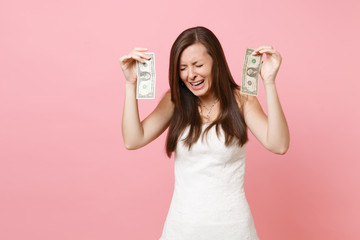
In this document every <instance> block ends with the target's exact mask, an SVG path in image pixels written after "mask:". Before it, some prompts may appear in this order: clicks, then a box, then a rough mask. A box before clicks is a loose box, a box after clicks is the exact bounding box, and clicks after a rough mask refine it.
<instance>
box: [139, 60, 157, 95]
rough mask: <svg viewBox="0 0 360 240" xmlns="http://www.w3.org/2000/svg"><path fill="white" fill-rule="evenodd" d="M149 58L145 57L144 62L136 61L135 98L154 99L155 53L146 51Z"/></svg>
mask: <svg viewBox="0 0 360 240" xmlns="http://www.w3.org/2000/svg"><path fill="white" fill-rule="evenodd" d="M146 54H147V55H149V56H150V57H151V58H150V60H146V59H145V63H141V62H138V61H137V62H136V70H137V85H136V98H137V99H154V98H155V82H156V73H155V54H154V53H146Z"/></svg>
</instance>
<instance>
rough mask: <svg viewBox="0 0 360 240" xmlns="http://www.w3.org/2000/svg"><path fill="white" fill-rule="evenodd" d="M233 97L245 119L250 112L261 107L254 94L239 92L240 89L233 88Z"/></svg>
mask: <svg viewBox="0 0 360 240" xmlns="http://www.w3.org/2000/svg"><path fill="white" fill-rule="evenodd" d="M235 98H236V101H237V104H238V106H239V108H240V109H241V111H242V112H243V114H244V117H245V119H246V116H247V115H248V114H249V113H250V112H252V111H254V110H255V111H256V110H260V109H262V108H261V105H260V103H259V100H258V99H257V97H256V96H251V95H245V94H241V92H240V90H235Z"/></svg>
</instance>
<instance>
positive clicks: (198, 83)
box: [190, 80, 204, 86]
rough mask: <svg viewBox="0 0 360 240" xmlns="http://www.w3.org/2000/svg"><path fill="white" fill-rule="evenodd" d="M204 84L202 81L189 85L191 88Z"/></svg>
mask: <svg viewBox="0 0 360 240" xmlns="http://www.w3.org/2000/svg"><path fill="white" fill-rule="evenodd" d="M203 82H204V80H202V81H200V82H197V83H190V84H191V85H193V86H199V85H200V84H202V83H203Z"/></svg>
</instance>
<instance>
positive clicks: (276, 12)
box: [0, 0, 360, 240]
mask: <svg viewBox="0 0 360 240" xmlns="http://www.w3.org/2000/svg"><path fill="white" fill-rule="evenodd" d="M359 12H360V6H359V1H356V0H353V1H351V0H344V1H336V2H335V1H310V0H306V1H296V2H295V1H281V0H274V1H235V0H234V1H221V2H219V1H213V2H210V1H208V0H206V1H205V0H203V1H193V0H183V1H176V2H174V1H165V0H164V1H159V0H155V1H115V0H114V1H109V0H102V1H100V0H99V1H94V0H90V1H80V0H72V1H45V0H33V1H18V0H14V1H1V2H0V56H1V58H0V123H1V124H0V159H1V160H0V239H2V240H15V239H16V240H20V239H21V240H22V239H31V240H32V239H34V240H43V239H44V240H45V239H52V240H60V239H61V240H64V239H69V240H70V239H71V240H72V239H74V240H75V239H87V240H93V239H94V240H95V239H107V240H112V239H113V240H115V239H116V240H118V239H134V240H138V239H139V240H143V239H158V238H159V237H160V235H161V232H162V228H163V223H164V221H165V218H166V214H167V211H168V208H169V204H170V201H171V197H172V191H173V184H174V176H173V159H168V158H167V157H166V155H165V152H164V142H165V135H166V134H163V135H162V136H161V137H159V138H158V139H157V140H155V141H154V142H152V143H151V144H149V145H148V146H146V147H144V148H142V149H140V150H137V151H128V150H126V149H125V148H124V145H123V141H122V135H121V115H122V108H123V100H124V78H123V75H122V72H121V70H120V66H119V62H118V59H119V57H120V56H122V55H125V54H127V53H128V52H130V51H131V50H132V48H133V47H136V46H142V47H147V48H149V50H150V51H153V52H155V53H156V71H157V83H156V100H146V101H145V100H142V101H139V106H140V112H141V116H142V117H144V116H146V115H147V114H148V113H150V112H151V111H152V109H153V108H154V107H155V106H156V104H157V102H158V101H159V99H160V97H161V96H162V94H163V93H164V92H165V91H166V90H167V89H168V80H167V74H168V58H169V51H170V48H171V45H172V43H173V41H174V40H175V38H176V37H177V36H178V34H180V32H181V31H183V30H184V29H186V28H189V27H193V26H197V25H203V26H206V27H208V28H210V29H211V30H212V31H213V32H214V33H215V34H216V35H217V36H218V38H219V39H220V41H221V43H222V45H223V48H224V51H225V54H226V57H227V60H228V63H229V65H230V68H231V70H232V73H233V75H234V77H235V79H236V81H237V82H239V81H240V80H241V68H242V61H243V55H244V50H245V48H246V47H253V48H256V47H258V46H260V45H272V46H273V47H274V48H275V49H277V50H278V51H279V52H280V53H281V55H282V57H283V63H282V66H281V69H280V71H279V73H278V77H277V79H276V83H277V89H278V92H279V96H280V100H281V103H282V106H283V109H284V111H285V114H286V117H287V120H288V123H289V127H290V131H291V146H290V149H289V151H288V153H287V154H286V155H284V156H280V155H275V154H272V153H270V152H268V151H267V150H266V149H264V148H263V147H262V146H261V145H260V144H259V143H258V142H257V141H256V139H255V138H254V137H253V136H252V135H251V134H250V142H249V146H248V153H247V172H246V178H245V188H246V194H247V198H248V201H249V204H250V207H251V210H252V213H253V216H254V219H255V225H256V228H257V231H258V235H259V237H260V239H264V240H265V239H266V240H279V239H293V240H300V239H307V240H309V239H327V240H331V239H354V240H355V239H360V230H359V228H358V227H359V219H360V207H359V202H360V189H359V183H360V175H359V174H358V172H359V169H360V161H359V160H360V154H359V136H360V129H359V116H360V111H359V109H360V108H359V104H358V103H359V90H360V83H359V74H358V70H359V61H358V56H359V53H360V51H359V46H358V45H359V42H360V37H359V28H358V27H359V25H360V18H359V15H358V13H359ZM259 100H260V102H261V103H262V105H263V106H264V109H266V101H265V91H264V88H263V86H262V85H261V87H260V95H259Z"/></svg>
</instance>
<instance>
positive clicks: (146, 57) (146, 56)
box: [139, 53, 151, 60]
mask: <svg viewBox="0 0 360 240" xmlns="http://www.w3.org/2000/svg"><path fill="white" fill-rule="evenodd" d="M139 55H140V57H141V58H144V59H147V60H150V59H151V57H150V56H149V55H147V54H146V53H139Z"/></svg>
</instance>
